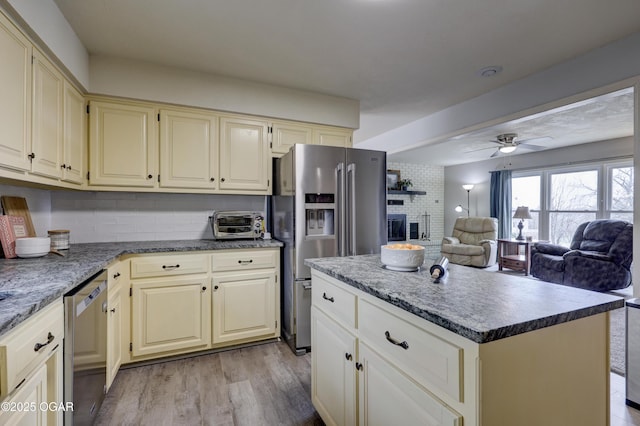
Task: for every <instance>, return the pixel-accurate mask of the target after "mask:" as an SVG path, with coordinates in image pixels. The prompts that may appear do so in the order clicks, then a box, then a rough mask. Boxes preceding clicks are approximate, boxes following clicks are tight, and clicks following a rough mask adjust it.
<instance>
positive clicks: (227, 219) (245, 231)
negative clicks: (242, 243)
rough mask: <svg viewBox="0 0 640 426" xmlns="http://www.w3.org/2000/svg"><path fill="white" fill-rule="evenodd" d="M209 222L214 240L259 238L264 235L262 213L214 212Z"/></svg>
mask: <svg viewBox="0 0 640 426" xmlns="http://www.w3.org/2000/svg"><path fill="white" fill-rule="evenodd" d="M209 220H210V222H211V229H212V231H213V237H214V238H215V239H216V240H233V239H242V238H260V237H262V235H263V233H264V215H263V214H262V212H251V211H214V212H213V215H212V216H210V217H209Z"/></svg>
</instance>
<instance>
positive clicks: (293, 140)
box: [271, 121, 313, 155]
mask: <svg viewBox="0 0 640 426" xmlns="http://www.w3.org/2000/svg"><path fill="white" fill-rule="evenodd" d="M297 143H298V144H307V145H308V144H312V143H313V128H312V127H311V126H304V125H300V124H294V123H288V122H284V121H274V122H273V123H272V125H271V153H272V154H276V155H277V154H286V153H287V152H289V149H291V147H292V146H293V145H295V144H297Z"/></svg>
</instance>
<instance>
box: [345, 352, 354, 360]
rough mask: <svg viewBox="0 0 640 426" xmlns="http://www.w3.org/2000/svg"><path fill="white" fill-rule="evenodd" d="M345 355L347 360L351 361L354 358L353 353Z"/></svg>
mask: <svg viewBox="0 0 640 426" xmlns="http://www.w3.org/2000/svg"><path fill="white" fill-rule="evenodd" d="M344 357H345V358H346V359H347V361H351V360H352V359H353V356H351V354H350V353H348V352H347V353H346V354H344Z"/></svg>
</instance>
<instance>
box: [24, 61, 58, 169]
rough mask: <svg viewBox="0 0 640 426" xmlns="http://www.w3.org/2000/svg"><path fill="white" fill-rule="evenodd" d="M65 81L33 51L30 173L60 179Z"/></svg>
mask: <svg viewBox="0 0 640 426" xmlns="http://www.w3.org/2000/svg"><path fill="white" fill-rule="evenodd" d="M63 88H64V78H63V77H62V74H60V73H59V72H58V70H56V69H55V67H54V66H53V64H52V63H51V62H49V60H48V59H46V58H45V57H44V55H42V54H41V53H40V52H38V51H37V50H34V51H33V126H32V134H31V135H32V140H31V151H32V159H31V171H32V172H33V173H36V174H39V175H43V176H49V177H54V178H59V177H60V176H61V175H62V170H61V168H60V164H61V162H60V160H61V158H62V95H63Z"/></svg>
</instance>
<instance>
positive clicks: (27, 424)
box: [0, 364, 47, 426]
mask: <svg viewBox="0 0 640 426" xmlns="http://www.w3.org/2000/svg"><path fill="white" fill-rule="evenodd" d="M6 403H8V404H9V405H8V407H9V408H14V407H15V409H16V411H11V410H4V409H3V410H0V424H1V425H11V426H13V425H17V426H45V425H47V410H41V409H40V404H42V403H44V404H46V403H47V365H46V364H43V365H41V366H40V367H39V368H38V369H37V370H36V372H35V373H34V374H33V375H32V376H31V377H30V378H29V379H27V381H25V382H24V383H23V384H22V386H21V387H20V388H19V389H18V391H17V392H16V393H15V395H13V396H12V397H11V398H9V399H7V401H6ZM4 404H5V402H3V405H4ZM25 408H26V409H25Z"/></svg>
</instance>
